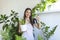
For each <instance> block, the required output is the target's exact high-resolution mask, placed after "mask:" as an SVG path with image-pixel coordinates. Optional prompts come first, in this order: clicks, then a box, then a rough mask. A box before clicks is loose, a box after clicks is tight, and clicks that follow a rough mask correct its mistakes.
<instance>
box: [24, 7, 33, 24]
mask: <svg viewBox="0 0 60 40" xmlns="http://www.w3.org/2000/svg"><path fill="white" fill-rule="evenodd" d="M27 10H30V11H31V16H30V17H29V19H30V23H31V25H33V23H32V10H31V9H30V8H26V9H25V11H24V22H25V18H26V11H27Z"/></svg>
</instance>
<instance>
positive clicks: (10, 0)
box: [0, 0, 40, 17]
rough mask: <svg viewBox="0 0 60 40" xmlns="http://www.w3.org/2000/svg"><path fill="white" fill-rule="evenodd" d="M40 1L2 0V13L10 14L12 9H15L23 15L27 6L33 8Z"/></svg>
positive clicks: (0, 7) (0, 2) (0, 10)
mask: <svg viewBox="0 0 60 40" xmlns="http://www.w3.org/2000/svg"><path fill="white" fill-rule="evenodd" d="M39 2H40V0H39V1H38V0H0V13H6V14H8V13H10V10H15V11H16V12H18V13H19V15H20V17H22V16H23V12H24V10H25V9H26V8H27V7H29V8H33V7H34V6H35V5H36V4H37V3H39Z"/></svg>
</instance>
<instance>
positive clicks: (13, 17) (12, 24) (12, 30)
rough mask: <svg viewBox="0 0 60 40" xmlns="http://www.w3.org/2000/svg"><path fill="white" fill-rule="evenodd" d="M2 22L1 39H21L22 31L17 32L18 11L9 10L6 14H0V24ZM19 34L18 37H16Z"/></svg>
mask: <svg viewBox="0 0 60 40" xmlns="http://www.w3.org/2000/svg"><path fill="white" fill-rule="evenodd" d="M1 23H3V26H2V29H3V30H2V33H1V34H2V39H3V40H21V39H23V38H22V36H21V35H22V33H19V32H18V28H19V24H18V23H19V18H18V13H17V12H15V11H13V10H11V14H10V15H9V16H7V15H6V14H3V15H2V14H1V15H0V24H1ZM18 36H19V39H17V38H18ZM23 40H24V39H23Z"/></svg>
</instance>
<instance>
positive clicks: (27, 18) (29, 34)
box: [19, 8, 34, 40]
mask: <svg viewBox="0 0 60 40" xmlns="http://www.w3.org/2000/svg"><path fill="white" fill-rule="evenodd" d="M23 20H24V23H25V24H24V25H23V26H24V27H25V28H24V29H25V31H24V29H22V26H21V29H20V30H19V32H21V31H22V30H23V31H22V32H23V34H22V36H23V38H26V40H34V37H33V23H32V11H31V9H30V8H26V9H25V12H24V19H23Z"/></svg>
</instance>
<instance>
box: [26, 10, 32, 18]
mask: <svg viewBox="0 0 60 40" xmlns="http://www.w3.org/2000/svg"><path fill="white" fill-rule="evenodd" d="M30 16H31V10H27V11H26V17H27V18H29V17H30Z"/></svg>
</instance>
